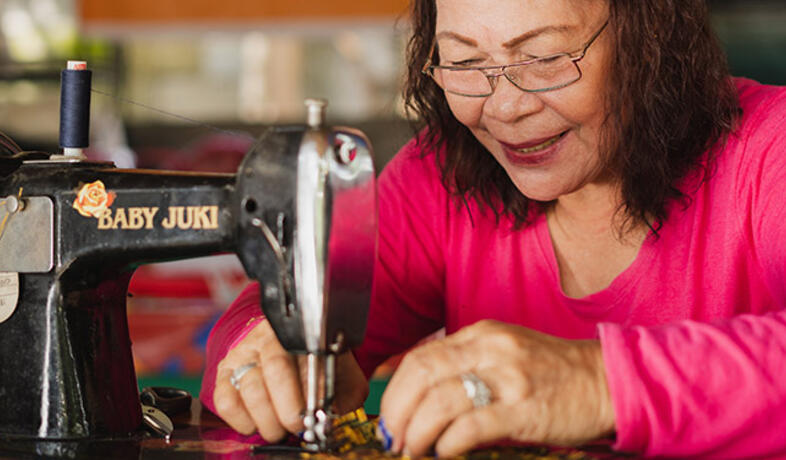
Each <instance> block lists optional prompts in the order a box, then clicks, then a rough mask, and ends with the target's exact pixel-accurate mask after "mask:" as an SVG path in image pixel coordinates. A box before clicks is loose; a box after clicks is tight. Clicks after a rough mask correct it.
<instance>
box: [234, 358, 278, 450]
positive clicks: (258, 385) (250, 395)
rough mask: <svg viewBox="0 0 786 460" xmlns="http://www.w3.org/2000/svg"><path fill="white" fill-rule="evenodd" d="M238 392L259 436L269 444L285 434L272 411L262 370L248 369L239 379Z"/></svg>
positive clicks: (256, 368)
mask: <svg viewBox="0 0 786 460" xmlns="http://www.w3.org/2000/svg"><path fill="white" fill-rule="evenodd" d="M238 386H239V387H240V389H239V390H238V391H239V393H240V396H241V399H242V401H243V404H244V405H245V406H246V410H247V411H248V413H249V414H250V415H251V418H252V419H253V420H254V424H255V425H256V427H257V431H259V434H260V435H261V436H262V437H263V438H264V439H265V440H266V441H269V442H277V441H280V440H281V439H283V438H284V436H285V435H286V434H287V431H286V429H285V428H284V427H283V426H282V424H281V423H280V422H279V420H278V417H276V414H275V412H274V410H273V404H272V403H271V400H270V393H269V392H268V390H267V388H266V387H265V382H264V378H263V376H262V369H261V368H260V367H259V366H257V367H254V368H252V369H250V370H249V371H248V372H246V373H245V374H244V375H243V378H242V379H240V383H239V385H238Z"/></svg>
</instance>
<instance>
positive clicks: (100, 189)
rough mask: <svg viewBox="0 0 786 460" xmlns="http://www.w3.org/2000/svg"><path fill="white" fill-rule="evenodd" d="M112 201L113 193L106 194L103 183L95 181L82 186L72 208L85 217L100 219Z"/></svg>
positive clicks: (113, 198)
mask: <svg viewBox="0 0 786 460" xmlns="http://www.w3.org/2000/svg"><path fill="white" fill-rule="evenodd" d="M114 201H115V193H114V192H107V191H106V187H104V183H103V182H101V181H100V180H97V181H95V182H91V183H89V184H84V185H82V187H81V188H80V189H79V192H77V194H76V199H75V200H74V204H73V205H72V206H73V207H74V209H76V211H77V212H78V213H79V214H81V215H83V216H85V217H95V218H100V217H101V216H102V215H104V212H105V211H106V210H107V208H109V207H110V206H112V203H113V202H114Z"/></svg>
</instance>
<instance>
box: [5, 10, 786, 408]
mask: <svg viewBox="0 0 786 460" xmlns="http://www.w3.org/2000/svg"><path fill="white" fill-rule="evenodd" d="M407 3H408V2H407V0H373V1H366V2H356V1H351V0H332V1H330V2H325V1H317V0H289V1H272V0H269V1H259V0H224V1H222V2H215V1H208V0H112V1H107V0H81V1H80V0H0V131H3V132H5V133H6V134H8V135H10V136H11V137H12V138H14V139H15V140H16V141H17V143H19V144H20V145H21V146H22V147H23V148H24V149H28V150H34V149H39V150H46V151H51V152H54V151H56V150H57V139H58V122H59V121H58V120H59V97H60V70H61V69H62V68H63V67H64V66H65V61H66V60H68V59H79V60H86V61H88V66H89V68H90V69H92V70H93V89H94V93H93V95H92V107H91V138H92V140H91V148H90V149H89V151H88V156H90V157H91V158H94V159H102V160H111V161H114V162H115V163H116V164H117V165H118V166H120V167H144V168H163V169H181V170H199V171H218V172H234V171H235V169H236V167H237V164H238V162H239V161H240V159H241V158H242V156H243V154H244V153H245V152H246V150H247V149H248V147H249V146H250V145H251V143H252V142H253V139H254V138H255V136H257V135H258V134H259V133H260V132H261V131H262V130H263V129H264V127H265V126H268V125H272V124H282V123H291V122H301V121H302V120H304V116H305V111H304V106H303V99H304V98H306V97H322V98H326V99H328V100H329V107H328V122H329V123H330V124H345V125H350V126H353V127H356V128H359V129H361V130H363V131H364V132H365V133H366V134H367V135H368V136H369V138H370V139H371V142H372V145H373V146H374V149H375V157H376V161H377V168H378V170H379V169H381V168H382V166H383V165H384V164H385V162H386V161H387V160H388V159H389V158H390V157H391V156H392V155H393V154H394V153H395V152H396V151H397V150H398V148H399V147H401V145H403V144H404V143H405V142H406V140H407V139H408V138H409V136H410V135H411V131H410V128H409V126H408V124H407V122H406V120H405V118H404V113H403V106H402V101H401V97H400V94H399V93H400V88H401V81H402V74H403V71H404V68H403V63H404V59H403V53H404V47H405V45H406V40H407V35H408V24H407V21H406V10H407ZM710 7H711V10H712V14H713V22H714V25H715V28H716V31H717V33H718V35H719V37H720V39H721V41H722V42H723V44H724V46H725V48H726V51H727V54H728V57H729V61H730V65H731V68H732V70H733V72H734V74H736V75H741V76H747V77H750V78H754V79H756V80H758V81H761V82H766V83H773V84H786V3H784V1H783V0H745V1H741V0H711V1H710ZM246 282H247V280H246V279H245V277H244V275H243V272H242V268H241V267H240V264H239V262H238V261H237V260H236V258H235V257H234V256H228V255H222V256H216V257H210V258H205V259H200V260H186V261H179V262H170V263H165V264H155V265H148V266H144V267H142V268H140V269H139V270H138V271H137V273H136V275H135V276H134V279H133V280H132V285H131V289H130V290H131V294H133V297H131V298H130V299H129V306H128V308H129V322H130V328H131V334H132V341H133V343H134V346H133V349H134V357H135V364H136V367H137V372H138V375H139V379H140V385H141V386H145V385H150V384H157V385H161V384H163V385H172V386H178V387H182V388H186V389H189V390H190V391H191V392H192V393H194V394H197V393H198V391H199V386H200V382H201V377H200V376H201V372H202V367H203V364H204V346H205V341H206V338H207V335H208V333H209V330H210V328H211V326H212V325H213V324H214V322H215V320H216V319H217V318H218V316H219V315H220V314H221V312H222V311H223V310H224V309H225V308H226V307H227V306H228V305H229V303H230V302H231V301H232V299H233V298H234V297H235V296H236V295H237V293H238V292H239V291H240V289H242V288H243V286H244V285H245V284H246ZM393 365H394V364H393V363H390V364H388V365H386V366H383V369H381V370H380V372H379V373H378V375H377V379H375V381H374V384H373V388H372V390H373V391H372V397H371V398H370V399H369V405H368V406H367V409H368V410H369V411H370V412H374V413H375V412H376V410H377V407H378V406H377V404H378V393H379V391H381V388H382V387H383V385H384V382H385V377H386V375H387V374H389V372H390V370H391V369H392V366H393Z"/></svg>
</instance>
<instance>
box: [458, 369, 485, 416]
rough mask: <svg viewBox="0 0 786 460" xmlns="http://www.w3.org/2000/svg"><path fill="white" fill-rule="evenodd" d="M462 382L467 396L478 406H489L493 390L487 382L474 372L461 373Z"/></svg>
mask: <svg viewBox="0 0 786 460" xmlns="http://www.w3.org/2000/svg"><path fill="white" fill-rule="evenodd" d="M461 383H462V384H463V385H464V391H466V392H467V397H468V398H469V400H470V401H472V405H473V406H475V407H476V408H478V407H484V406H488V405H489V404H490V403H491V390H490V389H489V387H488V385H486V382H484V381H483V380H481V379H480V377H478V376H477V375H475V374H473V373H472V372H467V373H464V374H461Z"/></svg>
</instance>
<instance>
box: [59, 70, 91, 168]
mask: <svg viewBox="0 0 786 460" xmlns="http://www.w3.org/2000/svg"><path fill="white" fill-rule="evenodd" d="M92 75H93V73H92V72H91V71H90V70H87V62H85V61H68V65H67V67H66V69H65V70H63V71H62V72H61V73H60V147H62V148H63V154H64V155H65V156H76V157H82V149H84V148H86V147H87V146H88V145H89V144H90V140H89V137H90V85H91V80H92Z"/></svg>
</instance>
